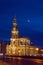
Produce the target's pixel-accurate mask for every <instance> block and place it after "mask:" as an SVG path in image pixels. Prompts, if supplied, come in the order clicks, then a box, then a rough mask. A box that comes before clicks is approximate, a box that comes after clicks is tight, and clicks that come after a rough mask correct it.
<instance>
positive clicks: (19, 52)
mask: <svg viewBox="0 0 43 65" xmlns="http://www.w3.org/2000/svg"><path fill="white" fill-rule="evenodd" d="M18 33H19V31H18V29H17V21H16V18H14V22H13V29H12V37H11V39H10V41H11V42H10V45H8V44H7V46H6V54H7V55H14V56H25V55H26V56H28V55H30V50H29V49H30V40H29V39H28V38H19V35H18Z"/></svg>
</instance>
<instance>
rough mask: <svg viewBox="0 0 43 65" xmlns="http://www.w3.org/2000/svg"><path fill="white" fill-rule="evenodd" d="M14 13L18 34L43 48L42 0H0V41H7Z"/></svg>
mask: <svg viewBox="0 0 43 65" xmlns="http://www.w3.org/2000/svg"><path fill="white" fill-rule="evenodd" d="M15 15H16V19H17V23H18V30H19V35H20V36H21V37H22V36H23V37H27V38H29V39H30V40H31V42H32V43H33V45H36V46H38V47H41V48H43V0H0V41H6V42H9V40H10V37H11V30H12V27H13V25H12V23H13V19H14V16H15Z"/></svg>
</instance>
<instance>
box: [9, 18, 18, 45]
mask: <svg viewBox="0 0 43 65" xmlns="http://www.w3.org/2000/svg"><path fill="white" fill-rule="evenodd" d="M18 32H19V31H18V28H17V20H16V17H15V18H14V20H13V28H12V31H11V33H12V37H11V39H10V40H11V44H12V43H14V42H15V40H16V39H18Z"/></svg>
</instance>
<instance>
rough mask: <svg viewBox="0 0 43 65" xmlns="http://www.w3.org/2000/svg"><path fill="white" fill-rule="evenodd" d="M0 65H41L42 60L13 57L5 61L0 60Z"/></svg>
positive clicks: (42, 63)
mask: <svg viewBox="0 0 43 65" xmlns="http://www.w3.org/2000/svg"><path fill="white" fill-rule="evenodd" d="M0 65H43V60H41V59H29V58H20V57H19V58H16V57H14V58H11V59H7V60H6V59H5V61H1V60H0Z"/></svg>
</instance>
